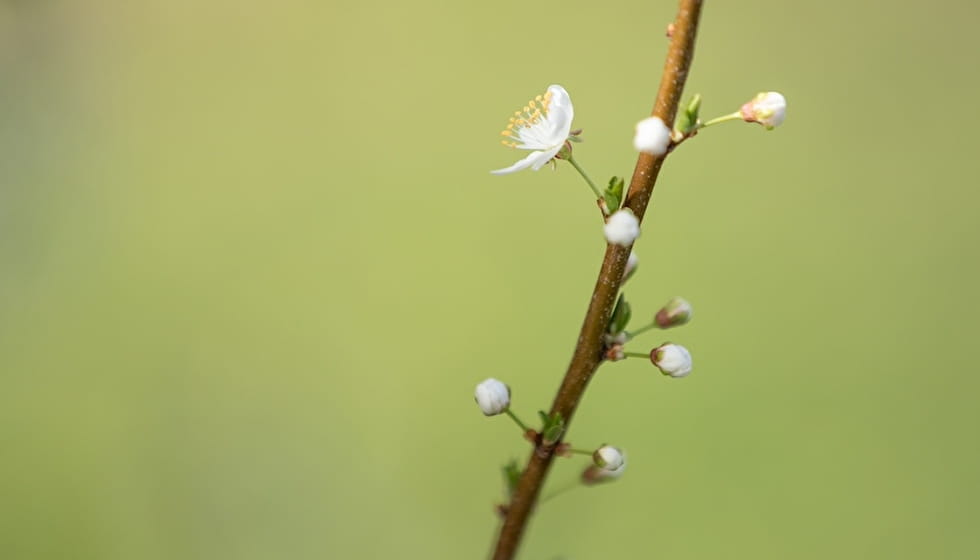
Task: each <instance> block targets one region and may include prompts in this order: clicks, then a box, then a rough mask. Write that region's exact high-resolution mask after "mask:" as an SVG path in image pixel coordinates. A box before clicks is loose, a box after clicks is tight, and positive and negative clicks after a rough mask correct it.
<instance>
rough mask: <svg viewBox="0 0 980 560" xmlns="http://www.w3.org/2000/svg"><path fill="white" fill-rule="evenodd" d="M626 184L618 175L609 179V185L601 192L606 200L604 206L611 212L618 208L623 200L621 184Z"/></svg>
mask: <svg viewBox="0 0 980 560" xmlns="http://www.w3.org/2000/svg"><path fill="white" fill-rule="evenodd" d="M625 184H626V182H625V181H623V179H622V178H620V177H613V178H612V179H609V186H607V187H606V190H605V191H603V193H602V198H603V200H604V201H605V202H606V208H607V209H608V210H609V213H610V214H612V213H613V212H615V211H616V210H619V205H620V204H621V203H622V202H623V186H624V185H625Z"/></svg>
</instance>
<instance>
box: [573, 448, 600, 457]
mask: <svg viewBox="0 0 980 560" xmlns="http://www.w3.org/2000/svg"><path fill="white" fill-rule="evenodd" d="M568 452H569V453H578V454H579V455H588V456H590V457H591V456H592V454H593V453H595V452H594V451H592V450H589V449H569V450H568Z"/></svg>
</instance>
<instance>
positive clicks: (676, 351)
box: [650, 342, 693, 377]
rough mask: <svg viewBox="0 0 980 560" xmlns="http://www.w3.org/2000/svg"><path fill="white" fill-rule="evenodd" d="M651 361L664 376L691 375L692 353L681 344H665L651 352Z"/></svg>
mask: <svg viewBox="0 0 980 560" xmlns="http://www.w3.org/2000/svg"><path fill="white" fill-rule="evenodd" d="M650 361H652V362H653V365H655V366H657V368H659V369H660V371H661V372H662V373H663V374H664V375H669V376H671V377H684V376H686V375H687V374H689V373H691V368H692V367H693V364H692V362H691V353H690V352H688V351H687V348H684V347H683V346H681V345H680V344H671V343H669V342H668V343H667V344H663V345H661V346H658V347H657V348H654V349H653V350H652V351H651V352H650Z"/></svg>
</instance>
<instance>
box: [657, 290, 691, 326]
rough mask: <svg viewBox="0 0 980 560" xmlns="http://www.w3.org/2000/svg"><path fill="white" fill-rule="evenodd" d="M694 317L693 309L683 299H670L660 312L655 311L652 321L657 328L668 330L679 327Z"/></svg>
mask: <svg viewBox="0 0 980 560" xmlns="http://www.w3.org/2000/svg"><path fill="white" fill-rule="evenodd" d="M693 316H694V309H693V308H692V307H691V304H690V303H688V301H687V300H686V299H684V298H680V297H675V298H671V300H670V301H668V302H667V304H666V305H664V306H663V308H661V309H660V311H657V315H656V316H655V317H654V319H653V320H654V321H655V322H656V323H657V326H658V327H660V328H662V329H669V328H670V327H679V326H681V325H684V324H686V323H687V322H688V321H690V320H691V317H693Z"/></svg>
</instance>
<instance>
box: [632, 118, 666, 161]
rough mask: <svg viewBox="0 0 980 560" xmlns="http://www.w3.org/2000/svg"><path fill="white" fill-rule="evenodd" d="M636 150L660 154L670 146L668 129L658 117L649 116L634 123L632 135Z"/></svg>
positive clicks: (655, 154)
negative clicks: (634, 132) (634, 130)
mask: <svg viewBox="0 0 980 560" xmlns="http://www.w3.org/2000/svg"><path fill="white" fill-rule="evenodd" d="M633 146H634V147H635V148H636V151H638V152H643V153H645V154H650V155H652V156H662V155H664V154H666V153H667V148H668V147H669V146H670V129H669V128H667V125H665V124H664V121H662V120H660V117H649V118H646V119H643V120H642V121H640V122H638V123H636V136H634V137H633Z"/></svg>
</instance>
